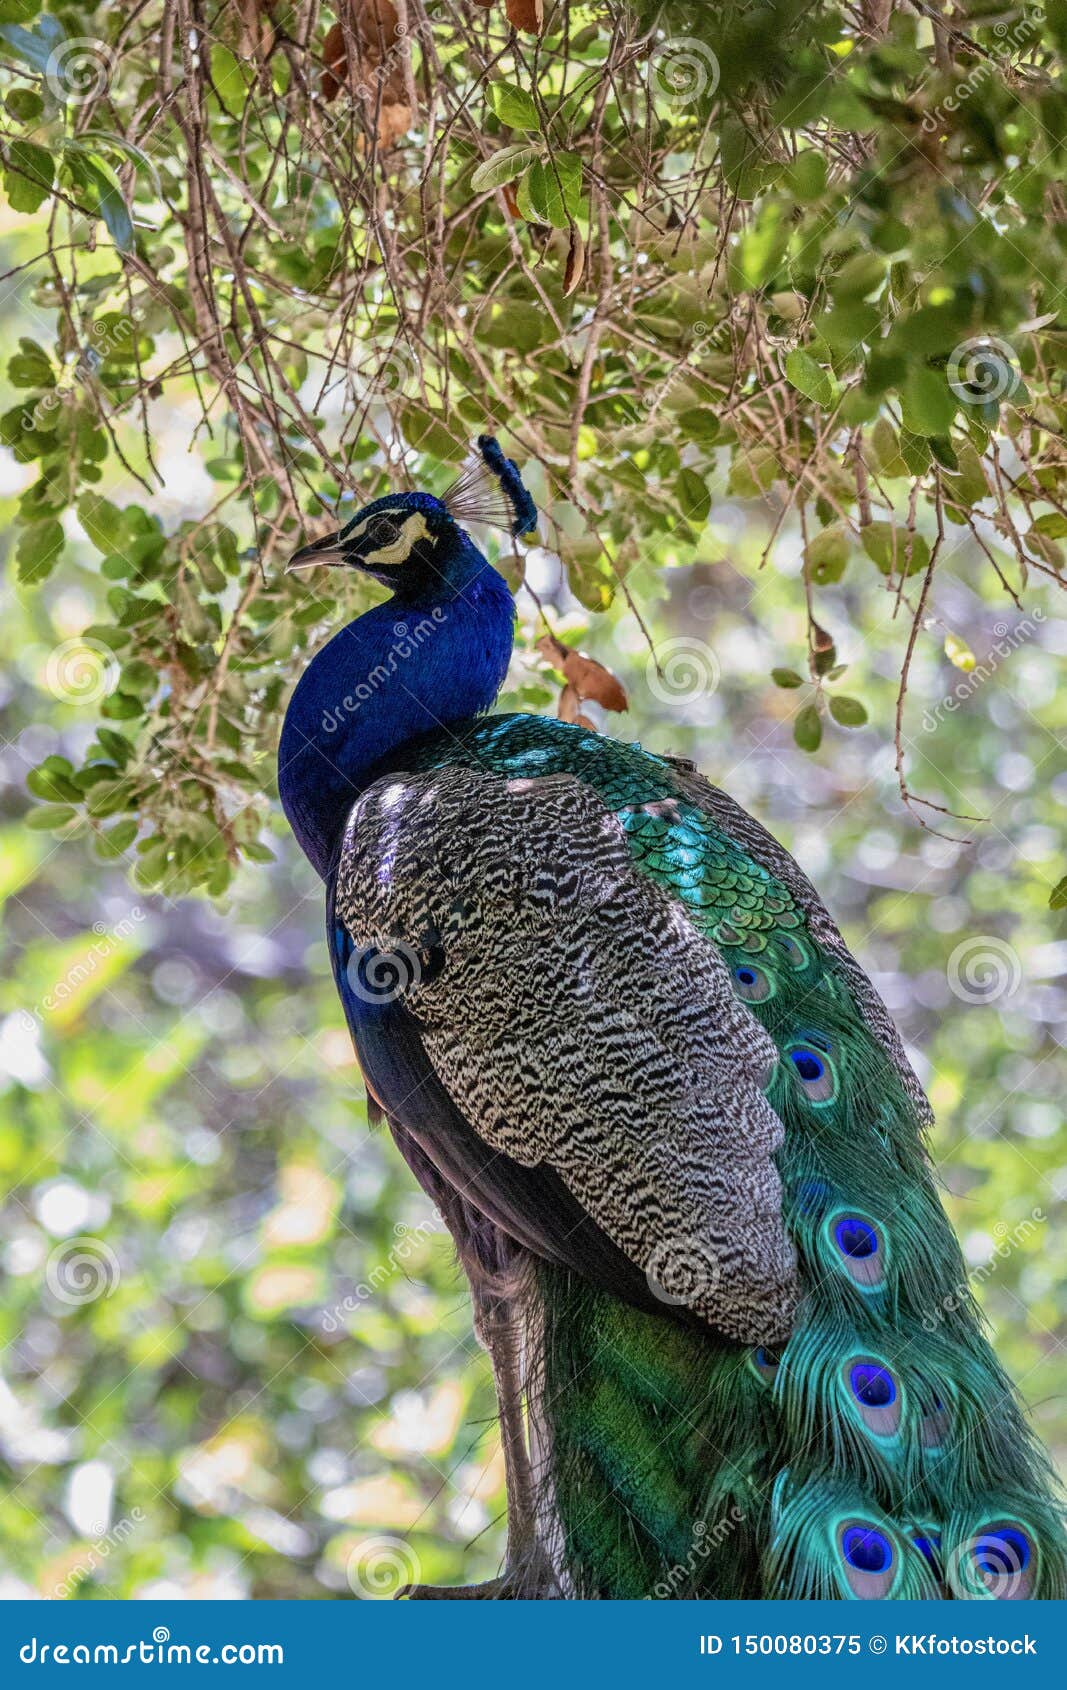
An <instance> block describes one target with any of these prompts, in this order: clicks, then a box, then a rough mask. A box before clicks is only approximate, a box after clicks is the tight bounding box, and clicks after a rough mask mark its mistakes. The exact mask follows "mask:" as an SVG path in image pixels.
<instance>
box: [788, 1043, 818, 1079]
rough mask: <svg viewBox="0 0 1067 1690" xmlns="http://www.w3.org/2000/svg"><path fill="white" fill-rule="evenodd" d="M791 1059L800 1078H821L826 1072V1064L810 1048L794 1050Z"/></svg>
mask: <svg viewBox="0 0 1067 1690" xmlns="http://www.w3.org/2000/svg"><path fill="white" fill-rule="evenodd" d="M793 1061H794V1062H795V1063H796V1070H797V1073H798V1074H799V1075H800V1077H801V1079H802V1080H821V1079H822V1077H823V1075H824V1074H825V1072H826V1064H825V1063H824V1062H821V1061H820V1060H819V1058H818V1057H817V1056H816V1055H815V1052H814V1051H812V1050H795V1051H794V1052H793Z"/></svg>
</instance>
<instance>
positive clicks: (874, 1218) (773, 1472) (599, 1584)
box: [427, 717, 1067, 1599]
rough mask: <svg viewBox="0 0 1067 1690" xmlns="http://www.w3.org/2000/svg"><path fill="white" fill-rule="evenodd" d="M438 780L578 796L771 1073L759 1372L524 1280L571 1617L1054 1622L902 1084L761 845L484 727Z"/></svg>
mask: <svg viewBox="0 0 1067 1690" xmlns="http://www.w3.org/2000/svg"><path fill="white" fill-rule="evenodd" d="M441 754H442V753H441V750H440V747H437V748H436V749H435V750H434V751H433V752H432V753H431V752H428V753H427V757H428V758H430V757H431V756H436V757H440V756H441ZM447 760H448V761H449V762H468V763H469V764H471V765H472V766H479V767H484V768H487V769H489V770H491V771H492V772H493V773H496V774H506V775H509V776H515V777H533V776H540V775H546V774H560V773H564V774H567V773H569V774H573V775H574V776H576V777H577V778H578V779H579V780H581V781H583V782H584V783H586V784H587V785H589V786H590V787H592V788H593V789H594V790H595V791H596V792H597V793H598V794H599V795H600V797H601V798H602V799H603V801H604V803H605V804H606V805H607V807H608V808H609V809H611V810H612V811H614V812H615V813H616V814H617V815H618V817H619V819H620V821H621V823H622V825H623V826H624V828H625V829H626V832H627V835H628V838H629V841H630V845H631V849H632V851H633V855H634V860H635V862H636V864H637V865H638V867H639V868H640V869H641V871H642V872H643V873H645V874H647V875H648V876H650V877H651V878H652V879H653V880H654V881H656V882H657V883H658V884H659V885H661V886H662V887H664V888H665V889H667V890H668V891H669V892H670V893H671V894H672V896H673V897H675V898H676V899H677V900H678V901H679V902H680V903H682V904H683V905H684V906H685V908H686V909H687V910H688V912H689V914H690V917H691V919H692V921H693V923H694V924H695V925H696V926H697V927H698V928H699V930H700V931H701V932H702V933H704V934H705V935H706V936H707V937H709V938H710V939H711V940H712V941H713V942H714V944H715V945H716V946H717V947H718V949H719V950H720V952H721V954H722V956H723V958H724V960H725V962H726V963H727V965H728V967H729V968H730V969H731V970H732V972H733V976H734V980H735V982H736V990H737V993H738V995H739V996H740V997H741V998H742V999H743V1000H744V1001H745V1002H746V1003H747V1005H748V1007H749V1008H750V1010H751V1013H752V1014H753V1015H754V1016H755V1017H756V1018H757V1019H758V1021H759V1022H760V1023H761V1024H762V1025H763V1027H764V1028H765V1029H766V1030H767V1032H768V1033H769V1034H770V1036H771V1037H772V1039H773V1040H774V1043H775V1045H776V1047H777V1049H778V1052H779V1061H778V1063H777V1066H776V1067H775V1068H774V1070H773V1072H772V1073H771V1074H769V1075H768V1079H767V1095H768V1097H769V1100H770V1102H771V1104H772V1106H773V1108H774V1109H775V1110H776V1112H777V1113H778V1114H779V1115H780V1117H781V1119H782V1121H783V1123H784V1125H785V1143H784V1146H783V1149H782V1151H781V1153H780V1155H779V1158H778V1160H779V1168H780V1172H781V1175H782V1181H783V1188H784V1194H785V1195H784V1201H785V1204H786V1215H787V1220H788V1225H789V1229H790V1232H791V1235H792V1238H793V1240H794V1243H795V1246H796V1249H797V1252H798V1257H799V1260H800V1264H801V1270H802V1276H803V1283H804V1290H805V1294H804V1300H803V1304H802V1309H801V1314H800V1318H799V1320H798V1321H797V1324H796V1327H795V1330H794V1332H793V1336H792V1337H791V1339H790V1340H789V1343H788V1344H787V1346H786V1348H785V1349H784V1351H783V1352H782V1354H781V1355H780V1356H775V1355H768V1354H766V1353H763V1352H757V1353H756V1354H755V1355H753V1354H751V1353H747V1352H742V1351H739V1350H738V1349H736V1348H735V1347H733V1346H731V1345H729V1344H727V1343H726V1342H725V1341H722V1340H719V1339H717V1338H716V1337H714V1336H713V1335H712V1334H711V1333H709V1332H706V1331H696V1330H687V1329H685V1328H684V1327H682V1326H680V1325H678V1324H676V1323H675V1322H674V1321H672V1320H671V1319H670V1318H669V1317H667V1316H665V1317H664V1318H662V1319H661V1318H658V1317H656V1316H653V1315H649V1314H644V1313H640V1312H639V1311H637V1310H635V1309H632V1308H630V1307H628V1306H626V1305H624V1304H622V1303H620V1302H618V1301H616V1300H615V1299H613V1298H611V1297H610V1296H607V1295H606V1294H604V1293H601V1292H597V1291H594V1290H592V1289H590V1288H589V1287H588V1286H586V1285H585V1284H583V1283H581V1282H580V1281H578V1280H577V1279H576V1278H575V1277H573V1276H572V1275H570V1274H567V1273H565V1272H563V1271H562V1270H554V1269H550V1268H547V1267H546V1268H544V1269H543V1270H542V1271H541V1273H540V1280H539V1283H540V1288H541V1298H542V1303H543V1312H542V1319H543V1323H544V1356H543V1358H542V1367H541V1380H540V1397H541V1400H540V1405H539V1413H540V1414H541V1416H542V1418H543V1420H544V1422H545V1424H546V1427H547V1431H548V1436H549V1439H550V1448H551V1455H550V1463H549V1466H550V1480H551V1489H552V1492H553V1499H554V1506H555V1508H556V1511H557V1515H558V1518H559V1520H560V1522H561V1530H562V1533H563V1536H564V1542H565V1560H566V1564H567V1568H568V1572H569V1575H570V1577H571V1579H572V1581H573V1585H574V1588H575V1590H576V1592H577V1593H578V1594H580V1595H594V1596H605V1597H607V1596H618V1597H639V1596H649V1595H659V1596H674V1597H677V1596H687V1595H707V1596H718V1597H724V1596H758V1595H764V1596H776V1597H804V1598H814V1597H842V1598H847V1597H870V1596H878V1595H886V1596H892V1597H900V1598H904V1597H932V1596H937V1595H951V1596H955V1597H958V1598H965V1599H982V1598H985V1599H988V1598H996V1597H1013V1596H1037V1597H1051V1596H1062V1595H1064V1594H1065V1589H1067V1580H1065V1545H1064V1535H1063V1528H1062V1518H1061V1512H1060V1507H1059V1503H1058V1499H1057V1498H1056V1495H1055V1488H1054V1483H1053V1479H1052V1476H1051V1474H1050V1472H1049V1469H1048V1464H1047V1461H1046V1459H1045V1457H1044V1455H1043V1453H1042V1452H1041V1451H1040V1449H1039V1448H1038V1447H1037V1446H1036V1444H1035V1442H1034V1440H1033V1437H1032V1435H1031V1433H1030V1431H1029V1428H1028V1426H1027V1425H1026V1422H1025V1420H1024V1418H1023V1416H1022V1413H1021V1411H1020V1408H1019V1405H1018V1402H1017V1399H1016V1397H1015V1394H1014V1392H1013V1390H1012V1388H1011V1386H1010V1384H1009V1383H1008V1381H1007V1380H1006V1379H1005V1377H1004V1375H1003V1374H1002V1372H1001V1370H1000V1368H999V1366H998V1364H997V1361H996V1359H995V1357H994V1355H993V1353H992V1351H991V1350H990V1348H989V1345H988V1344H987V1342H986V1340H985V1338H984V1337H983V1335H982V1332H981V1329H980V1323H979V1318H978V1315H977V1311H976V1310H975V1308H974V1306H973V1303H972V1300H971V1298H970V1295H969V1293H968V1290H967V1272H966V1268H965V1265H964V1262H963V1259H962V1257H961V1254H960V1250H959V1246H958V1244H957V1242H956V1239H955V1237H954V1235H953V1233H952V1230H951V1228H950V1226H949V1224H948V1222H947V1220H946V1218H945V1215H944V1213H943V1210H942V1208H941V1205H940V1202H939V1200H938V1197H937V1193H936V1190H935V1187H934V1183H933V1180H932V1178H931V1174H930V1169H929V1165H928V1161H927V1158H926V1155H925V1152H924V1149H923V1146H922V1141H921V1128H922V1117H921V1102H920V1101H919V1100H918V1099H917V1088H916V1084H915V1081H914V1077H913V1076H912V1075H910V1072H909V1071H907V1070H906V1068H905V1067H904V1065H903V1064H902V1062H898V1060H897V1059H896V1053H895V1052H894V1051H893V1050H891V1049H890V1048H889V1044H888V1041H887V1038H886V1037H885V1036H884V1034H883V1033H882V1031H881V1029H880V1028H878V1027H877V1026H876V1024H875V1014H874V1013H873V1012H872V1010H871V1002H872V1000H873V1002H874V1003H875V1005H877V1000H876V999H873V993H872V992H871V990H870V988H869V985H868V984H867V983H866V982H865V981H864V980H863V977H862V976H861V975H859V973H858V970H857V969H856V966H855V964H854V963H853V962H852V960H851V958H849V957H848V955H847V952H845V951H844V948H843V946H841V945H840V941H839V940H838V939H837V936H836V934H835V933H834V932H833V929H832V928H831V927H830V924H829V922H828V920H827V918H826V916H825V912H824V911H822V909H821V906H819V905H818V903H817V900H815V898H814V895H813V894H811V893H810V888H807V887H806V882H803V880H802V877H801V876H800V875H799V871H796V873H795V874H793V875H792V876H791V877H789V884H786V878H787V877H786V876H785V875H784V873H782V871H781V870H780V872H779V874H776V873H774V872H772V870H771V868H770V867H768V866H767V865H768V854H769V853H768V852H767V851H766V850H764V849H762V848H761V840H762V838H763V836H759V837H758V838H756V835H757V834H758V830H756V829H754V828H753V827H752V826H751V824H750V830H749V832H748V833H746V835H745V839H744V842H743V841H742V839H741V838H739V837H738V836H737V829H736V828H732V827H731V828H725V827H724V825H723V822H722V816H721V809H719V808H717V806H716V805H715V804H714V803H712V802H711V801H710V799H712V798H714V797H715V796H716V795H714V794H712V793H711V789H709V788H706V787H704V786H703V783H701V782H700V781H699V779H698V778H697V779H693V778H691V777H690V776H689V775H688V774H685V773H679V771H678V770H677V769H676V768H675V767H674V766H673V765H672V764H671V763H670V762H669V761H667V760H662V759H659V758H655V757H653V756H651V755H649V754H648V753H646V752H644V751H642V750H641V748H640V747H638V746H623V745H618V744H616V743H613V742H611V741H609V740H605V739H602V738H600V737H599V736H597V735H594V734H591V733H585V732H583V731H582V730H580V729H578V728H571V727H566V726H564V725H563V724H560V723H553V722H547V721H543V720H539V719H537V718H531V717H502V718H495V719H493V720H491V721H487V722H485V723H483V724H479V725H478V726H477V727H475V728H474V729H472V730H469V731H468V732H467V733H466V735H465V736H464V739H463V741H462V743H451V744H450V745H449V747H448V750H447ZM737 814H738V815H739V814H740V813H739V812H738V813H737ZM753 838H756V843H755V845H754V844H753ZM782 860H784V861H786V862H788V859H781V858H780V861H782ZM791 866H793V867H795V865H791ZM828 933H829V934H831V935H832V938H831V939H829V940H828V938H827V934H828ZM861 990H862V991H864V992H866V994H867V998H866V1001H864V1002H863V1003H861V1002H859V1001H858V999H857V993H858V992H860V991H861ZM880 1008H881V1006H880V1005H877V1009H879V1010H880Z"/></svg>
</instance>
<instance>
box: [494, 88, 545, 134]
mask: <svg viewBox="0 0 1067 1690" xmlns="http://www.w3.org/2000/svg"><path fill="white" fill-rule="evenodd" d="M486 92H487V95H488V99H489V104H490V105H491V106H492V108H493V110H494V112H495V113H496V115H497V117H498V118H499V119H500V121H501V123H506V124H507V126H508V128H509V129H540V127H541V119H540V117H539V116H538V114H537V106H536V103H535V102H534V98H533V95H532V94H528V93H527V92H526V90H525V88H517V87H516V86H515V84H514V83H513V82H491V83H490V84H489V87H488V89H487V91H486Z"/></svg>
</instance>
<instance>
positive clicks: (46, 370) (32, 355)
mask: <svg viewBox="0 0 1067 1690" xmlns="http://www.w3.org/2000/svg"><path fill="white" fill-rule="evenodd" d="M7 379H8V381H9V382H10V383H11V385H12V386H13V387H33V388H42V387H54V386H55V384H56V378H55V375H54V374H53V371H52V360H51V359H50V358H49V356H48V354H47V352H45V351H44V349H43V348H42V347H40V346H38V344H37V342H36V341H35V340H28V339H27V338H26V336H25V335H23V336H22V337H21V339H20V340H19V350H18V351H17V352H16V353H15V354H14V356H13V357H12V358H9V359H8V363H7Z"/></svg>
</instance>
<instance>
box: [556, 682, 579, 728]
mask: <svg viewBox="0 0 1067 1690" xmlns="http://www.w3.org/2000/svg"><path fill="white" fill-rule="evenodd" d="M581 702H582V701H581V699H580V698H579V697H578V694H577V693H576V692H575V690H574V688H573V687H572V686H571V685H570V684H569V683H568V685H567V686H565V687H564V688H563V691H562V692H561V693H560V695H559V708H558V709H557V711H556V715H557V716H558V717H559V719H560V721H561V722H576V721H577V720H578V717H579V716H580V715H581V713H582V712H581V710H580V708H579V706H580V704H581Z"/></svg>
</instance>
